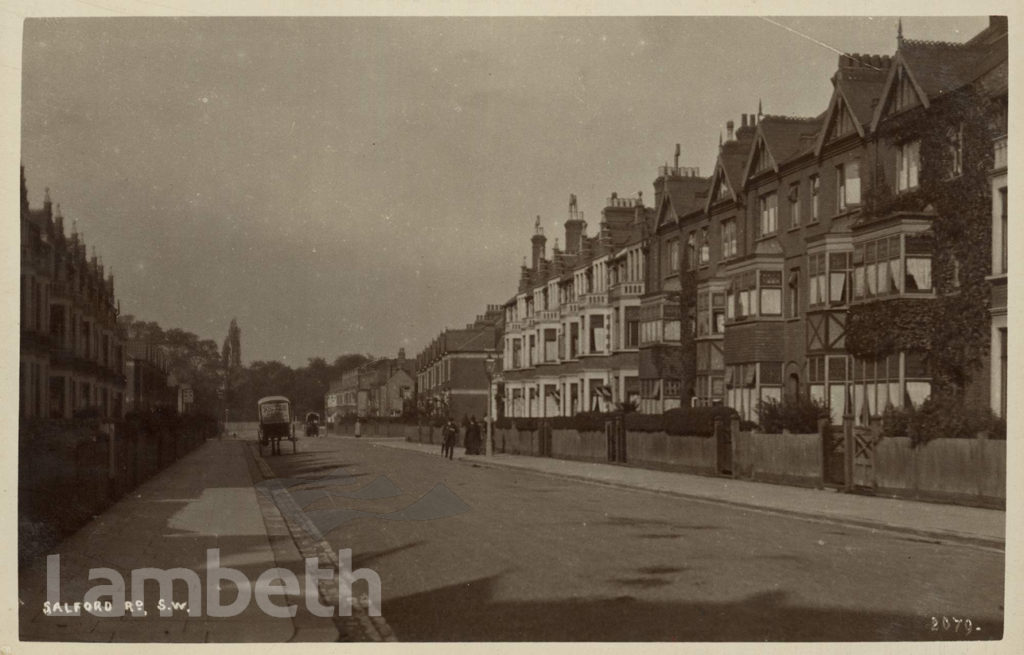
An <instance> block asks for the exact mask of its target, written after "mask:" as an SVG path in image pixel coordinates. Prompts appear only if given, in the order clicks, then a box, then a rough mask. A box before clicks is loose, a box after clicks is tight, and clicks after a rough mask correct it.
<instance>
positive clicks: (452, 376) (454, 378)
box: [415, 305, 502, 420]
mask: <svg viewBox="0 0 1024 655" xmlns="http://www.w3.org/2000/svg"><path fill="white" fill-rule="evenodd" d="M501 323H502V312H501V306H500V305H488V307H487V311H486V312H485V313H484V314H483V315H481V316H477V318H476V320H475V321H474V322H473V323H470V324H468V325H466V327H465V328H463V329H446V330H444V331H443V332H441V333H440V334H439V335H438V336H437V337H436V338H435V339H434V340H433V341H432V342H431V343H430V345H429V346H427V347H426V348H424V349H423V351H422V352H420V354H419V355H417V356H416V362H415V371H416V402H417V405H418V406H419V409H420V411H421V412H426V413H429V414H433V415H436V416H447V415H450V416H452V417H453V418H455V419H457V420H461V419H462V418H463V417H469V416H475V417H476V418H477V419H482V418H484V417H485V416H487V412H488V396H489V393H488V379H487V370H486V361H487V358H488V357H490V358H492V359H493V358H496V357H497V356H498V343H499V342H500V338H501Z"/></svg>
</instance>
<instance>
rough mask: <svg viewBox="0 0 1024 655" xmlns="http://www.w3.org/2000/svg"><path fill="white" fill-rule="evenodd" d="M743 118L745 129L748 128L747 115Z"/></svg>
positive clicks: (743, 115)
mask: <svg viewBox="0 0 1024 655" xmlns="http://www.w3.org/2000/svg"><path fill="white" fill-rule="evenodd" d="M741 116H742V117H743V127H746V126H747V115H746V114H741Z"/></svg>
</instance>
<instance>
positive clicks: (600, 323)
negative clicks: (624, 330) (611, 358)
mask: <svg viewBox="0 0 1024 655" xmlns="http://www.w3.org/2000/svg"><path fill="white" fill-rule="evenodd" d="M604 350H605V330H604V315H603V314H593V315H592V316H591V317H590V352H591V354H595V353H599V352H602V351H604Z"/></svg>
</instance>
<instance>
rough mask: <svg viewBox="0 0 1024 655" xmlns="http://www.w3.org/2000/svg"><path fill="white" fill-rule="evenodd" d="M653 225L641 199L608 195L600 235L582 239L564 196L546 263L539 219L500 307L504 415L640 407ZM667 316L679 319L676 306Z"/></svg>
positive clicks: (581, 227)
mask: <svg viewBox="0 0 1024 655" xmlns="http://www.w3.org/2000/svg"><path fill="white" fill-rule="evenodd" d="M652 219H653V212H652V211H651V210H650V209H648V208H645V207H644V204H643V199H642V198H641V197H639V196H638V197H635V198H627V197H619V196H618V194H615V193H613V194H612V195H611V197H610V198H609V199H608V201H607V203H606V204H605V208H604V210H603V211H602V215H601V223H600V226H599V232H598V234H597V235H595V236H592V237H591V236H587V234H586V229H587V225H586V221H584V220H583V214H582V212H580V211H579V210H578V208H577V204H576V197H575V195H570V199H569V215H568V219H567V220H566V222H565V250H561V249H559V248H558V244H557V241H556V243H555V247H554V248H553V250H552V254H551V258H550V259H548V258H547V257H546V254H545V246H546V242H547V239H546V237H545V236H544V232H543V230H542V229H541V227H540V218H539V217H538V219H537V222H536V224H535V226H534V234H533V236H532V237H531V246H532V261H531V263H530V265H529V266H523V267H522V269H521V271H520V276H519V290H518V293H517V294H516V295H515V296H514V297H513V298H512V299H511V300H509V301H508V302H507V303H505V305H504V311H505V334H504V339H503V359H502V364H501V368H502V381H503V387H502V389H503V394H504V397H503V406H504V413H505V415H507V416H513V417H520V416H521V417H550V416H572V415H573V414H576V413H577V412H582V411H594V410H599V411H608V410H610V409H613V408H614V407H615V406H616V405H617V404H619V403H623V402H630V401H632V402H639V399H640V394H641V389H640V385H639V378H638V348H639V346H640V342H641V339H642V318H641V315H640V303H641V300H640V299H641V296H643V294H644V290H645V284H644V268H645V266H646V261H647V258H648V255H647V253H646V251H645V249H644V239H645V236H646V234H647V233H648V232H649V231H650V227H651V225H650V224H651V221H652ZM675 309H676V312H677V315H678V304H677V305H676V308H675ZM677 323H678V321H677ZM677 338H678V337H677Z"/></svg>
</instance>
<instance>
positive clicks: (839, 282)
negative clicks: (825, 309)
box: [828, 252, 850, 305]
mask: <svg viewBox="0 0 1024 655" xmlns="http://www.w3.org/2000/svg"><path fill="white" fill-rule="evenodd" d="M828 267H829V272H828V291H829V303H830V304H832V305H845V304H847V303H848V302H849V300H850V299H849V293H850V292H849V288H848V287H849V278H850V273H849V271H850V253H847V252H833V253H830V254H829V256H828Z"/></svg>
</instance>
